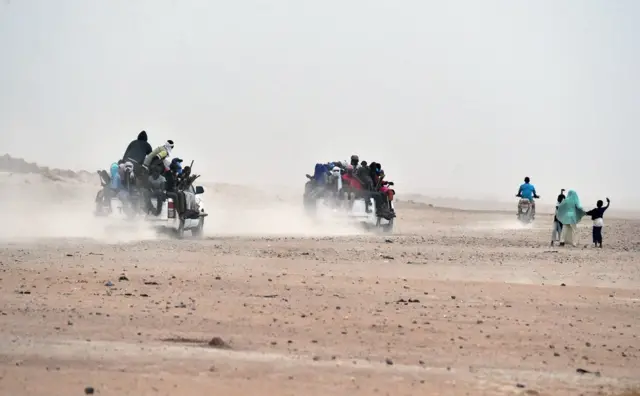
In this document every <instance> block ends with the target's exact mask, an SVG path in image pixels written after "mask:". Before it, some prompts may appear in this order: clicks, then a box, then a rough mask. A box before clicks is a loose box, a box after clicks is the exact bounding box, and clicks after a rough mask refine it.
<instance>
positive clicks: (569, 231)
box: [556, 190, 586, 247]
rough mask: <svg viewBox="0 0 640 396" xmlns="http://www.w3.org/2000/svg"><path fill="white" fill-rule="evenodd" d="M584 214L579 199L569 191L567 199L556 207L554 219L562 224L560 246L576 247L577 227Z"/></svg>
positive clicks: (574, 193)
mask: <svg viewBox="0 0 640 396" xmlns="http://www.w3.org/2000/svg"><path fill="white" fill-rule="evenodd" d="M585 214H586V212H585V211H584V209H583V208H582V205H581V204H580V198H579V197H578V194H577V193H576V192H575V191H574V190H569V192H568V193H567V197H566V198H565V199H564V200H563V201H562V202H561V203H560V204H559V205H558V212H557V213H556V217H557V218H558V220H559V221H560V223H562V238H561V242H560V246H564V245H565V244H566V243H569V244H571V245H572V246H574V247H575V246H577V235H576V232H577V225H578V223H580V220H582V218H583V217H584V215H585Z"/></svg>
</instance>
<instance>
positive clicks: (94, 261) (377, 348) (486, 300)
mask: <svg viewBox="0 0 640 396" xmlns="http://www.w3.org/2000/svg"><path fill="white" fill-rule="evenodd" d="M28 184H29V185H32V184H33V183H28ZM93 190H95V188H94V189H93ZM93 190H92V191H93ZM67 198H68V197H67ZM212 200H213V198H210V201H208V202H210V210H212V211H213V212H214V213H216V214H217V217H216V216H211V217H209V218H208V221H209V223H208V224H207V227H206V231H207V234H208V236H207V237H206V238H205V239H203V240H200V241H196V240H182V241H177V240H170V239H158V238H157V237H155V236H152V234H151V233H149V232H140V230H137V231H136V232H132V233H129V234H128V236H125V237H123V235H125V234H126V233H124V232H118V233H116V236H117V237H116V238H115V239H114V238H112V239H109V238H107V237H106V236H107V235H108V234H109V232H107V231H105V228H104V224H97V223H95V220H89V218H87V217H84V216H79V215H77V213H76V215H75V216H74V215H71V214H70V212H69V211H68V206H65V207H67V209H66V210H67V212H65V211H64V210H63V209H62V207H57V209H55V210H54V209H53V207H52V206H50V205H49V206H47V204H44V203H42V202H40V203H39V204H38V205H37V209H38V210H40V211H41V212H42V213H45V212H47V211H48V212H49V213H50V215H51V216H50V217H49V220H50V221H51V222H54V221H55V222H56V224H57V225H56V226H55V227H53V226H51V224H49V223H47V221H46V220H42V219H40V220H38V221H37V222H35V223H34V221H35V220H34V221H31V222H30V223H29V222H26V223H20V224H18V219H19V218H20V216H18V214H16V212H17V213H20V212H19V210H20V209H19V207H20V203H15V202H14V204H15V205H13V206H12V211H11V212H8V211H5V212H4V213H3V216H4V218H5V229H4V231H3V233H2V234H1V235H0V237H1V240H0V298H1V301H2V303H1V304H0V394H1V395H52V394H53V395H76V394H78V395H79V394H84V392H85V388H86V387H92V388H93V390H94V392H95V394H100V395H138V396H140V395H213V394H222V395H327V394H332V395H334V396H339V395H377V394H379V395H439V394H443V395H445V394H446V395H465V394H468V395H482V394H522V395H564V394H567V395H578V394H584V395H591V394H594V395H595V394H604V395H609V394H617V392H619V391H622V390H624V389H629V388H630V387H633V386H637V385H640V350H639V349H640V340H639V339H638V337H639V335H640V332H639V331H638V329H639V328H640V313H639V312H640V311H639V308H640V292H639V291H638V286H640V271H639V268H640V264H639V263H640V254H639V250H640V221H635V220H617V219H609V220H607V225H606V227H607V228H606V230H605V248H604V249H602V250H600V249H593V248H583V247H580V248H575V249H574V248H566V249H565V248H550V247H549V246H548V240H549V238H550V227H551V217H550V216H548V215H544V216H542V215H541V216H540V217H539V219H538V221H537V223H536V225H535V226H533V227H528V228H525V227H521V226H519V225H518V224H517V223H516V222H515V221H514V217H515V216H514V215H512V214H504V213H490V212H489V213H487V212H482V213H481V212H468V211H456V210H444V209H437V208H430V207H428V206H427V205H419V204H408V203H407V204H404V205H402V204H401V205H400V206H399V208H398V210H399V214H400V217H399V219H398V224H397V230H396V232H395V233H394V235H391V236H385V235H373V234H364V233H363V232H361V231H359V230H358V229H357V228H355V227H350V226H346V225H344V224H339V225H336V224H330V225H327V224H325V225H317V224H313V223H311V222H309V221H308V220H304V219H302V218H301V212H300V210H299V209H300V208H299V207H297V206H295V205H294V204H292V203H291V204H284V203H280V206H275V205H273V206H270V207H269V208H267V209H265V208H264V207H263V208H262V209H260V208H258V207H256V208H254V209H252V210H248V209H247V210H245V211H239V210H231V209H229V206H227V205H228V204H229V202H233V201H234V200H235V199H231V200H228V201H226V203H224V202H222V201H218V200H213V202H212ZM221 202H222V203H221ZM22 205H23V206H24V205H25V203H24V202H22ZM30 205H32V206H33V203H31V204H30ZM63 206H64V205H63ZM34 210H35V208H34ZM216 210H217V211H218V212H216ZM42 213H40V214H42ZM7 219H9V220H8V221H7ZM51 219H53V220H51ZM6 224H12V225H13V228H7V227H6ZM29 224H31V225H29ZM34 224H35V226H33V225H34ZM47 224H49V227H48V228H47V227H45V225H47ZM43 230H44V231H43ZM589 232H590V230H589V228H588V224H587V223H586V222H585V224H584V227H583V228H581V239H582V241H583V244H584V243H587V242H588V239H589ZM111 233H112V234H113V231H111ZM26 237H29V239H25V238H26ZM215 337H219V338H220V339H221V340H217V341H215V342H214V343H213V344H214V345H209V342H210V341H211V340H212V339H213V338H215ZM580 370H586V371H580Z"/></svg>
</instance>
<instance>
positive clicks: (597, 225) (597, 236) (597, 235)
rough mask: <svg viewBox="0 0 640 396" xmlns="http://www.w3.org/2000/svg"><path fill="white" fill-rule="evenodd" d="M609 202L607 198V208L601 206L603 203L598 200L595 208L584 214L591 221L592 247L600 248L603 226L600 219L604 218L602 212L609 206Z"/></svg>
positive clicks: (602, 221)
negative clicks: (589, 217)
mask: <svg viewBox="0 0 640 396" xmlns="http://www.w3.org/2000/svg"><path fill="white" fill-rule="evenodd" d="M610 203H611V201H610V200H609V198H607V206H604V207H603V206H602V205H603V204H604V203H603V202H602V200H598V202H597V203H596V206H597V207H596V208H595V209H591V210H590V211H588V212H587V213H586V214H587V215H589V216H591V220H593V246H594V247H598V245H599V246H600V248H602V227H603V226H604V220H603V219H602V217H603V216H604V211H605V210H607V209H608V208H609V204H610Z"/></svg>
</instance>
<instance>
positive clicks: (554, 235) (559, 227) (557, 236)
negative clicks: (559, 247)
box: [551, 188, 564, 246]
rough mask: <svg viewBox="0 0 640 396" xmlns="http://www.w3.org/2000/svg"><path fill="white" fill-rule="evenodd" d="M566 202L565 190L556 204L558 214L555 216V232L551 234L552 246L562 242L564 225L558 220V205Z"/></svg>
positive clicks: (561, 192)
mask: <svg viewBox="0 0 640 396" xmlns="http://www.w3.org/2000/svg"><path fill="white" fill-rule="evenodd" d="M562 201H564V188H563V189H562V191H560V195H558V203H557V204H556V212H555V214H554V216H553V232H552V233H551V246H553V243H554V242H556V241H557V242H560V235H561V234H562V223H561V222H560V220H558V205H560V203H562Z"/></svg>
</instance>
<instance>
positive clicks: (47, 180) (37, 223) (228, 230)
mask: <svg viewBox="0 0 640 396" xmlns="http://www.w3.org/2000/svg"><path fill="white" fill-rule="evenodd" d="M2 168H3V169H2V170H3V171H2V172H0V216H1V217H2V219H3V227H2V228H0V239H2V240H13V241H27V240H37V239H48V238H67V239H91V240H93V241H98V242H104V243H123V242H125V243H126V242H135V241H142V240H153V239H161V238H167V237H169V236H168V235H167V234H166V233H164V234H161V233H159V232H158V230H157V229H155V228H154V227H152V226H151V225H149V224H148V223H146V222H145V221H144V220H138V221H123V220H121V219H117V218H105V217H96V216H94V210H95V204H94V199H95V195H96V193H97V191H98V190H99V189H100V184H99V179H98V176H97V175H92V174H91V173H89V172H72V171H61V170H50V169H48V168H44V167H40V166H38V165H36V164H29V163H26V162H24V161H23V160H21V159H16V158H12V157H9V156H5V157H3V167H2ZM298 195H299V194H298ZM295 198H296V194H295V193H293V192H292V193H290V194H289V195H288V196H286V197H285V198H283V196H282V194H280V195H277V194H274V193H272V192H265V191H263V190H260V189H257V188H251V187H245V186H234V185H225V184H218V185H207V186H206V187H205V194H204V195H203V196H202V199H203V203H204V206H205V208H206V210H207V212H208V213H209V216H208V217H207V218H206V221H205V236H209V237H211V236H216V235H239V236H263V235H289V236H339V235H356V234H361V233H363V232H364V230H363V229H362V228H361V227H358V226H357V225H356V224H354V223H353V222H350V221H349V220H348V219H346V218H344V217H343V216H338V215H336V214H334V213H331V211H329V210H320V211H319V216H316V217H315V218H310V217H308V216H306V215H305V213H304V211H303V208H302V204H301V202H298V203H297V202H295ZM298 198H300V197H298ZM298 200H299V201H300V199H298ZM187 235H188V234H187Z"/></svg>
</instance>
